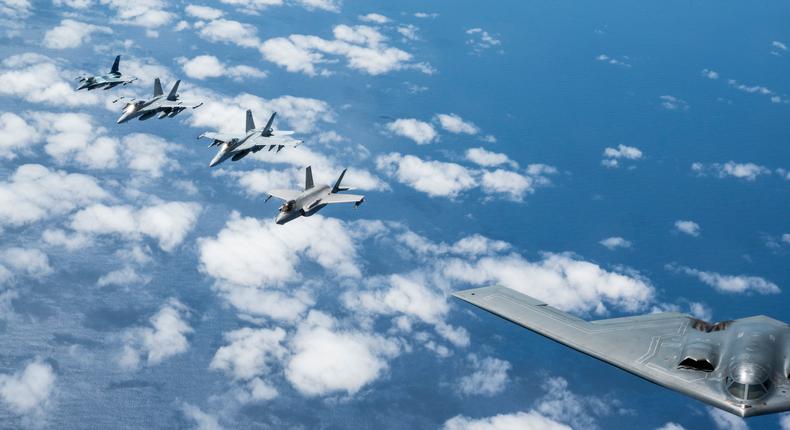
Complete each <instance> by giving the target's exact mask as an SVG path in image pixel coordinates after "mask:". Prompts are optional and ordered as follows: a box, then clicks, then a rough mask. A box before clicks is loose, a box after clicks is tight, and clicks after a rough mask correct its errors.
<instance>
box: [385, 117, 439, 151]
mask: <svg viewBox="0 0 790 430" xmlns="http://www.w3.org/2000/svg"><path fill="white" fill-rule="evenodd" d="M385 127H386V128H387V130H389V131H390V132H391V133H394V134H397V135H398V136H403V137H405V138H408V139H411V140H413V141H414V142H415V143H417V144H418V145H425V144H427V143H431V142H433V141H434V140H436V138H437V134H436V130H434V128H433V126H432V125H431V124H429V123H427V122H423V121H420V120H418V119H414V118H400V119H396V120H395V121H392V122H390V123H387V124H386V126H385Z"/></svg>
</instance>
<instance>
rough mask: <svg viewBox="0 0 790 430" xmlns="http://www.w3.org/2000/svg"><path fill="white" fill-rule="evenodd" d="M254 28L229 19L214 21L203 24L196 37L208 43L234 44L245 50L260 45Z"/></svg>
mask: <svg viewBox="0 0 790 430" xmlns="http://www.w3.org/2000/svg"><path fill="white" fill-rule="evenodd" d="M257 34H258V31H257V30H256V29H255V26H252V25H250V24H243V23H241V22H238V21H233V20H230V19H216V20H213V21H209V22H208V23H207V24H205V25H204V26H203V27H202V28H201V29H200V31H199V32H198V35H199V36H200V37H202V38H203V39H206V40H208V41H209V42H222V43H234V44H236V45H239V46H243V47H246V48H256V47H258V45H260V44H261V41H260V39H258V36H257Z"/></svg>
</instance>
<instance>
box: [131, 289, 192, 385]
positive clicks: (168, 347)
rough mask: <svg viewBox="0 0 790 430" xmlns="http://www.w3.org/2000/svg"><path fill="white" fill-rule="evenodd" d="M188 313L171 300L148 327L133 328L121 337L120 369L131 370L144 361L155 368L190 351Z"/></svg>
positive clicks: (185, 308) (182, 305) (153, 317)
mask: <svg viewBox="0 0 790 430" xmlns="http://www.w3.org/2000/svg"><path fill="white" fill-rule="evenodd" d="M188 316H189V310H188V309H187V307H186V306H185V305H184V304H182V303H181V302H180V301H178V300H177V299H174V298H170V299H168V301H167V302H166V303H165V304H164V305H163V306H162V307H161V308H160V309H159V311H158V312H157V313H156V314H154V315H153V316H152V317H151V318H150V319H149V323H150V325H151V326H150V327H135V328H133V329H130V330H128V331H127V332H126V333H125V335H124V347H123V352H122V354H121V356H120V358H119V364H120V365H121V367H123V368H125V369H128V370H134V369H137V368H138V367H139V366H140V365H141V361H144V362H145V364H146V365H148V366H154V365H157V364H159V363H161V362H162V361H163V360H166V359H168V358H170V357H172V356H174V355H177V354H181V353H183V352H185V351H186V350H187V349H188V348H189V340H188V339H187V335H189V333H192V327H190V326H189V323H188V321H186V318H187V317H188Z"/></svg>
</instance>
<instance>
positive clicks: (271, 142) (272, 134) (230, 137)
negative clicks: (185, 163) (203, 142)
mask: <svg viewBox="0 0 790 430" xmlns="http://www.w3.org/2000/svg"><path fill="white" fill-rule="evenodd" d="M276 115H277V112H275V113H273V114H272V116H271V117H270V118H269V122H267V123H266V126H265V127H262V128H255V121H253V119H252V111H251V110H248V111H247V127H246V131H245V133H244V134H241V135H239V134H225V133H214V132H206V133H203V134H201V135H200V136H198V139H200V138H203V137H205V138H207V139H213V140H214V141H213V142H212V143H211V144H210V145H209V146H208V147H209V148H211V147H212V146H217V147H218V149H219V151H218V152H217V155H215V156H214V158H212V159H211V162H210V163H208V167H214V166H216V165H217V164H219V163H221V162H223V161H225V160H227V159H228V158H230V159H231V160H233V161H239V160H241V159H242V158H244V157H245V156H246V155H247V154H249V153H250V152H258V151H260V150H261V149H264V148H266V147H267V146H268V147H269V151H271V150H273V149H274V148H277V152H280V151H281V150H282V149H283V148H285V147H286V146H289V147H296V146H299V145H300V144H301V143H302V141H301V140H296V139H292V138H289V137H287V136H290V135H292V134H294V132H293V131H284V130H274V129H273V128H272V124H273V123H274V117H275V116H276Z"/></svg>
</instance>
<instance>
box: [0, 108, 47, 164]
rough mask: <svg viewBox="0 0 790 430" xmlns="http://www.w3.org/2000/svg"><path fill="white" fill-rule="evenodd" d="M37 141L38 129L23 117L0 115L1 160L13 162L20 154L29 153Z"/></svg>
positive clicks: (11, 114) (12, 114) (5, 113)
mask: <svg viewBox="0 0 790 430" xmlns="http://www.w3.org/2000/svg"><path fill="white" fill-rule="evenodd" d="M37 140H38V133H37V131H36V129H35V128H34V127H32V126H31V125H30V124H28V123H27V122H26V121H25V120H24V119H23V118H22V117H20V116H19V115H17V114H15V113H11V112H4V113H2V114H0V158H5V159H6V160H13V159H15V158H16V157H17V155H18V153H20V152H22V153H24V152H28V151H29V149H28V148H29V146H30V145H31V144H32V143H34V142H35V141H37Z"/></svg>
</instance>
